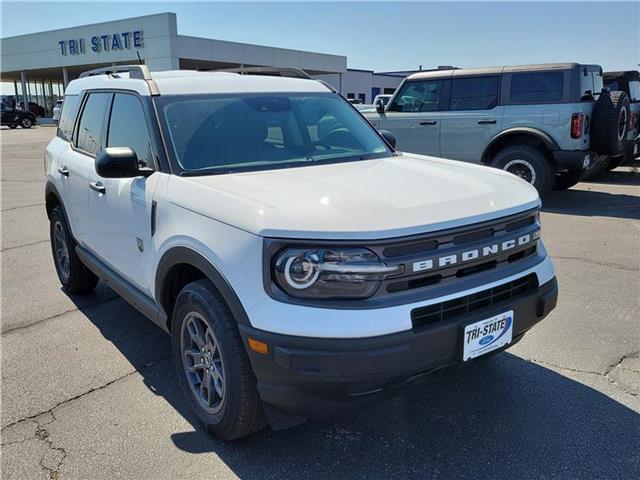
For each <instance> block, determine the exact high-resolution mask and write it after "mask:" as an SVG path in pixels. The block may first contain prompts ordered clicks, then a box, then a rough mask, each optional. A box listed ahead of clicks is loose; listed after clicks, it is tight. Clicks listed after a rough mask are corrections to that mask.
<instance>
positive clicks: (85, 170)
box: [51, 92, 111, 245]
mask: <svg viewBox="0 0 640 480" xmlns="http://www.w3.org/2000/svg"><path fill="white" fill-rule="evenodd" d="M110 96H111V94H109V93H103V92H95V93H88V94H86V95H85V97H84V99H85V101H84V102H83V107H82V113H81V117H80V119H79V120H78V122H77V127H76V129H75V131H74V126H75V119H76V113H77V111H78V109H79V106H80V103H81V97H80V96H72V95H69V96H68V101H67V102H65V107H64V111H63V115H62V119H61V121H60V125H59V128H58V136H59V137H60V138H62V139H63V140H65V141H66V144H65V147H64V148H63V149H62V151H61V152H60V153H59V156H58V158H57V159H56V161H55V165H54V168H53V169H52V172H51V173H52V175H55V176H56V177H58V183H57V186H58V189H59V192H60V195H61V196H62V202H63V204H64V206H65V211H66V213H67V217H68V220H69V224H70V226H71V231H72V232H73V235H74V237H75V239H76V240H77V241H78V242H80V243H81V244H83V245H86V242H87V239H88V234H89V231H90V229H91V216H90V213H89V175H90V172H91V171H92V170H93V169H94V165H95V154H96V152H97V151H98V150H99V148H100V145H101V142H102V136H103V129H104V118H105V114H106V108H107V104H108V102H109V99H110Z"/></svg>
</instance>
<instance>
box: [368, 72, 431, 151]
mask: <svg viewBox="0 0 640 480" xmlns="http://www.w3.org/2000/svg"><path fill="white" fill-rule="evenodd" d="M442 88H443V81H442V80H413V81H409V82H406V83H405V84H404V85H403V87H402V90H401V91H400V92H399V93H398V95H396V96H395V98H394V99H393V103H391V104H390V105H389V107H388V108H387V111H386V112H385V113H384V114H383V115H381V116H380V120H379V125H378V126H377V128H379V129H383V130H389V131H390V132H391V133H393V135H394V136H395V137H396V142H397V143H396V146H397V148H398V150H400V151H402V152H410V153H420V154H423V155H434V156H439V155H440V118H441V112H440V101H441V97H442Z"/></svg>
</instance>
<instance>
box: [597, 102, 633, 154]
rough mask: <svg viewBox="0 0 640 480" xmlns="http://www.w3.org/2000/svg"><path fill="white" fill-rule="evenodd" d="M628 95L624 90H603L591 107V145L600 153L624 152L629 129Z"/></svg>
mask: <svg viewBox="0 0 640 480" xmlns="http://www.w3.org/2000/svg"><path fill="white" fill-rule="evenodd" d="M629 111H630V110H629V97H628V96H627V94H626V93H624V92H619V91H616V92H610V91H608V90H603V91H602V93H600V97H599V98H598V101H597V102H596V105H595V107H594V109H593V119H592V120H591V146H592V148H593V149H594V150H595V151H596V152H598V153H599V154H600V155H608V156H616V155H621V154H622V153H623V152H624V148H625V146H626V143H627V132H628V129H629Z"/></svg>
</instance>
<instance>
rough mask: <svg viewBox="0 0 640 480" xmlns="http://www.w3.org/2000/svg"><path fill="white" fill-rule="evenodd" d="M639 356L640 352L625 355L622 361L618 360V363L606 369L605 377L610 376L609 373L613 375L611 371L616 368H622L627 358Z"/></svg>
mask: <svg viewBox="0 0 640 480" xmlns="http://www.w3.org/2000/svg"><path fill="white" fill-rule="evenodd" d="M638 354H640V351H635V352H631V353H628V354H626V355H623V356H622V357H620V360H618V361H617V362H614V363H612V364H611V365H609V366H608V367H607V368H605V370H604V375H605V376H607V375H609V373H611V371H612V370H613V369H614V368H616V367H620V365H621V364H622V362H624V361H625V360H626V359H627V358H631V357H636V356H638Z"/></svg>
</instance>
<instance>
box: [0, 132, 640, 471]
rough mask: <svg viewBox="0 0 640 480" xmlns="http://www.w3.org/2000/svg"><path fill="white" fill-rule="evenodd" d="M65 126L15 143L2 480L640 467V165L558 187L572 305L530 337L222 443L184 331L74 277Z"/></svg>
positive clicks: (567, 296)
mask: <svg viewBox="0 0 640 480" xmlns="http://www.w3.org/2000/svg"><path fill="white" fill-rule="evenodd" d="M54 134H55V129H54V128H50V127H36V128H34V129H32V130H21V129H18V130H9V129H7V128H5V127H3V128H2V131H1V132H0V140H1V141H2V160H1V169H2V173H1V177H2V178H1V180H2V182H1V186H2V191H1V198H2V224H1V225H2V233H1V239H2V260H1V266H2V285H1V287H2V288H1V290H2V292H1V300H2V336H1V344H0V346H1V356H2V359H1V360H2V409H1V418H2V478H4V479H36V478H55V479H57V478H78V479H88V478H115V477H126V478H139V479H147V478H149V479H151V478H153V479H159V478H172V479H173V478H237V477H239V478H260V479H263V480H264V479H268V478H276V479H285V478H295V479H306V478H329V477H334V478H422V479H426V478H452V479H459V478H482V479H486V478H527V479H528V478H545V479H551V478H576V479H578V478H579V479H589V478H594V479H627V478H628V479H638V478H640V358H639V353H638V352H639V351H640V293H639V292H640V162H637V164H636V165H635V166H631V167H622V168H619V169H617V170H615V171H613V172H611V173H609V174H607V175H606V176H604V177H603V178H601V179H599V180H598V181H597V182H591V183H580V184H578V185H577V186H576V187H574V188H573V189H571V190H569V191H567V192H560V193H557V194H554V195H553V196H552V197H551V198H549V199H548V200H547V201H545V208H544V213H543V214H542V221H543V236H544V238H545V240H546V243H547V247H548V249H549V251H550V253H551V255H552V257H553V259H554V261H555V264H556V268H557V270H558V280H559V283H560V299H559V303H558V308H557V309H556V310H555V311H554V312H553V313H552V314H551V315H550V316H549V317H548V318H547V319H546V320H545V321H543V322H542V323H541V324H539V325H538V326H536V327H535V328H534V329H533V330H532V331H531V332H530V333H529V334H528V335H527V336H526V337H525V339H524V340H523V341H522V342H520V343H519V344H518V345H517V346H515V347H514V348H512V349H510V350H509V351H508V352H507V353H503V354H500V355H497V356H495V357H493V358H491V359H489V360H487V361H485V362H480V363H477V364H475V365H472V366H470V367H469V368H466V369H464V370H460V371H457V372H454V373H453V374H451V375H446V376H439V377H437V378H434V379H433V380H432V381H430V382H429V383H427V384H422V385H416V386H415V387H413V388H412V389H410V390H409V391H406V392H404V393H402V394H401V395H399V396H397V397H395V398H393V399H389V400H387V401H385V402H384V403H382V404H379V405H375V406H373V407H371V408H369V409H366V410H362V411H360V412H358V413H356V414H355V415H352V416H350V417H348V418H344V419H340V420H338V421H335V422H332V423H315V422H310V423H307V424H305V425H303V426H300V427H297V428H295V429H292V430H288V431H285V432H279V433H275V432H271V431H270V430H265V431H263V432H261V433H259V434H257V435H254V436H252V437H250V438H248V439H245V440H242V441H239V442H236V443H232V444H223V443H220V442H218V441H216V440H213V439H212V438H211V437H209V436H207V434H206V433H204V432H203V431H202V429H201V428H200V427H199V426H198V425H197V424H196V423H195V421H194V417H193V416H192V415H191V414H190V412H189V411H188V410H187V409H186V406H185V405H184V404H183V403H182V398H181V393H180V391H179V387H178V385H177V382H176V381H175V378H174V371H173V366H172V363H171V360H170V345H169V337H168V336H167V335H166V334H164V333H163V332H162V331H161V330H160V329H158V328H157V327H155V326H154V325H153V324H152V323H151V322H150V321H148V320H146V319H144V318H143V317H142V316H141V315H140V314H138V313H137V312H136V311H135V310H134V309H133V308H132V307H130V306H128V305H127V304H126V303H125V302H124V301H123V300H121V299H120V298H118V297H117V296H116V295H115V294H114V293H113V292H112V291H111V290H110V289H109V288H108V287H106V286H104V285H102V284H100V286H99V288H98V289H96V291H95V293H93V294H91V295H88V296H77V297H76V296H74V297H70V296H68V295H66V294H64V293H63V292H62V291H61V289H60V284H59V282H58V279H57V277H56V274H55V271H54V267H53V262H52V260H51V251H50V245H49V240H48V238H49V234H48V222H47V218H46V213H45V209H44V204H43V202H44V198H43V191H44V175H43V151H44V148H45V145H46V144H47V142H48V141H49V139H50V138H51V137H52V136H53V135H54Z"/></svg>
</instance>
